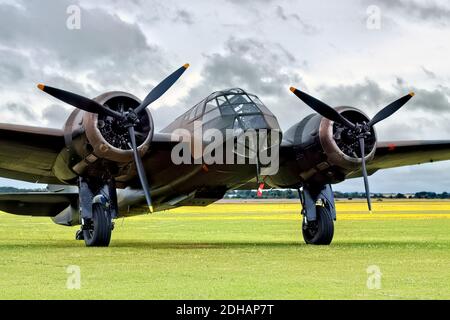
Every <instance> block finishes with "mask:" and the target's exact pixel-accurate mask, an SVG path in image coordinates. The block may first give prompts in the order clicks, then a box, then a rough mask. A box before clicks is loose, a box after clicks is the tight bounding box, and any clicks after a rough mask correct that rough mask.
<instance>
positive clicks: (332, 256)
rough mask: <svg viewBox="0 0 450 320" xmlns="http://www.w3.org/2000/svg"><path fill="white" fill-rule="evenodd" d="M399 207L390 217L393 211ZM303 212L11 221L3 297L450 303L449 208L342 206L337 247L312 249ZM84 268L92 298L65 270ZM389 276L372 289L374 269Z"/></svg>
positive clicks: (4, 230)
mask: <svg viewBox="0 0 450 320" xmlns="http://www.w3.org/2000/svg"><path fill="white" fill-rule="evenodd" d="M389 208H391V209H389ZM297 209H298V204H295V203H291V204H241V205H235V204H217V205H213V206H210V207H208V208H188V209H176V210H172V211H168V212H163V213H156V214H153V215H148V216H141V217H135V218H130V219H125V220H118V221H116V229H115V230H114V233H113V240H112V243H111V246H110V247H109V248H86V247H84V244H83V243H82V242H80V241H75V240H73V238H74V233H75V231H76V228H67V227H62V226H57V225H54V224H53V223H52V222H51V221H50V220H49V219H48V218H31V217H18V216H12V215H7V214H0V298H2V299H112V298H119V299H241V298H242V299H449V298H450V202H413V201H409V202H404V201H402V202H383V203H375V213H374V214H372V215H368V214H366V213H365V212H364V204H363V203H362V202H338V221H337V222H336V230H335V238H334V241H333V244H332V245H331V246H327V247H317V246H307V245H305V244H304V243H303V240H302V237H301V229H300V225H301V219H300V217H299V215H298V212H297V211H296V210H297ZM69 265H77V266H79V267H80V269H81V289H80V290H69V289H67V287H66V281H67V278H68V276H69V275H68V274H67V273H66V268H67V266H69ZM371 265H376V266H378V267H379V268H380V270H381V272H382V277H381V288H380V289H378V290H376V289H374V290H371V289H368V288H367V285H366V282H367V279H368V274H367V272H366V270H367V268H368V267H369V266H371Z"/></svg>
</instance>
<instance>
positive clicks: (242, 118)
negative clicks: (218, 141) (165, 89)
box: [164, 88, 280, 131]
mask: <svg viewBox="0 0 450 320" xmlns="http://www.w3.org/2000/svg"><path fill="white" fill-rule="evenodd" d="M194 121H202V124H203V128H204V130H205V129H210V128H217V129H234V130H238V129H242V130H248V129H279V128H280V126H279V124H278V121H277V119H276V118H275V116H274V115H273V114H272V112H270V110H269V109H268V108H267V107H266V106H265V105H264V104H263V103H262V102H261V100H259V98H258V97H257V96H255V95H253V94H249V93H246V92H245V91H244V90H242V89H239V88H234V89H229V90H223V91H217V92H214V93H212V94H210V95H209V96H208V97H206V98H205V99H203V100H202V101H200V102H199V103H197V104H196V105H195V106H194V107H192V108H191V109H190V110H188V111H187V112H185V113H184V114H183V115H181V116H180V117H179V118H178V119H177V120H176V121H174V123H173V124H172V125H170V126H169V127H168V128H166V130H167V129H172V130H173V129H176V128H175V127H174V126H176V125H178V126H179V125H180V124H183V127H186V126H189V124H191V123H193V122H194ZM180 122H181V123H180ZM172 127H173V128H172ZM166 130H164V131H166Z"/></svg>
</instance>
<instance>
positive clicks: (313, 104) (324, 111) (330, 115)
mask: <svg viewBox="0 0 450 320" xmlns="http://www.w3.org/2000/svg"><path fill="white" fill-rule="evenodd" d="M290 90H291V91H292V92H293V93H294V94H295V95H296V96H297V97H298V98H299V99H300V100H302V101H303V102H304V103H305V104H307V105H308V106H309V107H310V108H311V109H313V110H314V111H316V112H317V113H318V114H320V115H322V116H323V117H325V118H327V119H330V120H332V121H334V122H338V123H340V124H342V125H344V126H347V127H350V128H355V125H354V124H353V123H352V122H350V121H349V120H348V119H346V118H345V117H344V116H343V115H341V114H340V113H339V112H337V111H336V110H335V109H333V108H332V107H330V106H329V105H327V104H325V103H323V102H322V101H320V100H317V99H316V98H314V97H312V96H310V95H309V94H307V93H305V92H303V91H300V90H298V89H296V88H294V87H291V88H290Z"/></svg>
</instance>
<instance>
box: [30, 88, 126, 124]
mask: <svg viewBox="0 0 450 320" xmlns="http://www.w3.org/2000/svg"><path fill="white" fill-rule="evenodd" d="M37 87H38V88H39V89H40V90H42V91H44V92H45V93H48V94H49V95H51V96H53V97H55V98H56V99H59V100H61V101H63V102H65V103H67V104H70V105H72V106H74V107H75V108H78V109H82V110H84V111H87V112H91V113H97V114H99V113H100V114H106V115H109V116H112V117H115V118H120V117H122V115H121V114H120V113H119V112H116V111H114V110H111V109H109V108H106V107H104V106H102V105H101V104H100V103H98V102H97V101H94V100H92V99H89V98H86V97H83V96H80V95H78V94H75V93H72V92H69V91H65V90H61V89H58V88H53V87H49V86H45V85H43V84H38V85H37Z"/></svg>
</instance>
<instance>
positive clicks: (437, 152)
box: [347, 140, 450, 178]
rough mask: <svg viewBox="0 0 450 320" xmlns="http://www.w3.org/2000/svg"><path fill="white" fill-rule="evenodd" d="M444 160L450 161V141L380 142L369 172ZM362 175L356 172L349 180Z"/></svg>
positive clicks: (369, 164) (369, 166)
mask: <svg viewBox="0 0 450 320" xmlns="http://www.w3.org/2000/svg"><path fill="white" fill-rule="evenodd" d="M443 160H450V140H430V141H390V142H378V143H377V151H376V153H375V158H374V159H373V160H372V161H370V162H369V163H368V164H367V171H368V173H369V174H373V173H375V172H376V171H378V170H380V169H388V168H396V167H403V166H410V165H415V164H422V163H427V162H436V161H443ZM361 175H362V174H361V171H356V172H353V173H350V174H349V176H347V178H355V177H360V176H361Z"/></svg>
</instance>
